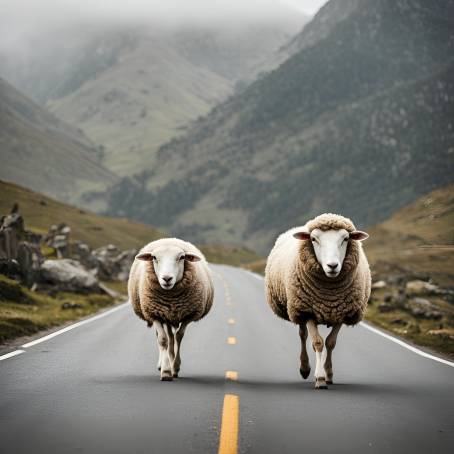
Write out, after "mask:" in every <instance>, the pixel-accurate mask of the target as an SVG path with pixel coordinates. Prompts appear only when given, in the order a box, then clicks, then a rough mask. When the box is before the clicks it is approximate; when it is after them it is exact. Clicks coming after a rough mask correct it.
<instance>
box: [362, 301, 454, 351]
mask: <svg viewBox="0 0 454 454" xmlns="http://www.w3.org/2000/svg"><path fill="white" fill-rule="evenodd" d="M378 305H379V302H378V301H377V300H373V301H372V302H371V303H369V307H368V310H367V314H366V320H367V321H369V322H371V323H373V324H374V325H377V326H379V327H381V328H384V329H385V330H386V331H389V332H391V333H394V334H397V335H398V336H400V337H403V338H405V339H407V340H409V341H411V342H413V343H415V344H417V345H420V346H422V347H427V348H429V349H432V350H435V351H438V352H441V353H443V354H445V355H446V356H449V357H450V358H454V325H453V318H452V315H451V316H449V315H448V316H445V317H443V319H442V320H424V319H420V318H416V317H414V316H412V315H411V314H410V313H408V312H407V311H405V310H403V309H395V310H393V311H391V312H386V313H381V312H380V311H379V310H378Z"/></svg>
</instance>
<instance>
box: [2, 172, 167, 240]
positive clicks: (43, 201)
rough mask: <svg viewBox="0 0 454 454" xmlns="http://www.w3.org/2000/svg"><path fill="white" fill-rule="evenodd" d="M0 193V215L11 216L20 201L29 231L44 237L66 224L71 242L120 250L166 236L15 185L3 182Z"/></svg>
mask: <svg viewBox="0 0 454 454" xmlns="http://www.w3.org/2000/svg"><path fill="white" fill-rule="evenodd" d="M0 194H1V197H0V215H3V214H6V213H9V211H10V209H11V207H12V205H13V204H14V203H16V202H17V203H18V204H19V209H20V213H21V214H22V215H23V216H24V220H25V228H26V229H28V230H33V231H34V232H37V233H43V234H44V233H47V232H48V230H49V227H50V226H51V225H52V224H59V223H61V222H65V223H66V224H68V225H69V226H70V227H71V239H72V241H74V240H80V241H83V242H85V243H87V244H88V245H90V246H91V247H92V248H97V247H100V246H105V245H106V244H114V245H115V246H117V247H119V248H120V249H131V248H140V247H142V246H143V245H144V244H146V243H148V242H150V241H153V240H155V239H157V238H160V237H162V236H163V235H164V234H163V233H162V232H161V231H159V230H157V229H155V228H153V227H151V226H149V225H144V224H140V223H138V222H132V221H129V220H127V219H114V218H109V217H103V216H99V215H97V214H94V213H91V212H89V211H85V210H81V209H80V208H77V207H74V206H71V205H67V204H65V203H62V202H57V201H56V200H54V199H51V198H49V197H46V196H44V195H42V194H39V193H37V192H33V191H31V190H29V189H25V188H23V187H21V186H18V185H16V184H13V183H7V182H5V181H0Z"/></svg>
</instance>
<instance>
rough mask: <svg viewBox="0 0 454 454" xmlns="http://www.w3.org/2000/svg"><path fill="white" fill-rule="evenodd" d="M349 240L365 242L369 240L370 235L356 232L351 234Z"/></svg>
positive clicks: (359, 231)
mask: <svg viewBox="0 0 454 454" xmlns="http://www.w3.org/2000/svg"><path fill="white" fill-rule="evenodd" d="M349 238H350V239H351V240H358V241H363V240H367V238H369V234H368V233H366V232H363V231H361V230H355V231H354V232H350V235H349Z"/></svg>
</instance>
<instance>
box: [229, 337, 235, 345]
mask: <svg viewBox="0 0 454 454" xmlns="http://www.w3.org/2000/svg"><path fill="white" fill-rule="evenodd" d="M227 343H228V344H229V345H235V344H236V337H234V336H230V337H228V338H227Z"/></svg>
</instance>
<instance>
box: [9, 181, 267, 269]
mask: <svg viewBox="0 0 454 454" xmlns="http://www.w3.org/2000/svg"><path fill="white" fill-rule="evenodd" d="M0 194H1V198H0V215H3V214H6V213H9V211H10V209H11V207H12V205H13V204H14V203H16V202H17V203H18V204H19V208H20V210H19V211H20V213H21V214H22V215H23V216H24V220H25V228H26V229H28V230H32V231H34V232H36V233H41V234H44V233H47V231H48V230H49V227H50V226H51V225H52V224H59V223H60V222H65V223H66V224H68V225H69V226H70V227H71V238H72V241H74V240H80V241H83V242H85V243H87V244H89V245H90V246H91V247H92V248H97V247H100V246H104V245H106V244H110V243H111V244H114V245H115V246H117V247H119V248H120V249H131V248H140V247H142V246H143V245H145V244H146V243H148V242H150V241H153V240H156V239H158V238H162V237H165V236H169V235H168V234H166V233H164V232H162V231H160V230H158V229H155V228H154V227H151V226H149V225H145V224H141V223H138V222H134V221H131V220H128V219H121V218H111V217H107V216H100V215H97V214H95V213H92V212H90V211H86V210H82V209H80V208H77V207H74V206H71V205H67V204H65V203H62V202H58V201H56V200H54V199H51V198H49V197H46V196H44V195H42V194H39V193H37V192H34V191H31V190H29V189H25V188H23V187H21V186H18V185H16V184H13V183H8V182H5V181H1V180H0ZM200 248H201V250H202V251H203V253H204V254H205V256H206V258H207V260H208V261H209V262H212V263H225V264H228V265H232V266H241V265H243V264H246V263H249V262H253V261H256V260H259V259H260V258H261V257H260V256H259V255H258V254H256V253H255V252H253V251H251V250H249V249H246V248H242V247H236V246H228V245H223V244H201V245H200Z"/></svg>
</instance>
